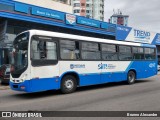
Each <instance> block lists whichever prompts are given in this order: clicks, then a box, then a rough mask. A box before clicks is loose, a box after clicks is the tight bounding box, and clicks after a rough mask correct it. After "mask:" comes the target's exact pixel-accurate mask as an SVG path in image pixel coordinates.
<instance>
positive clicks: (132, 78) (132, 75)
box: [127, 71, 136, 84]
mask: <svg viewBox="0 0 160 120" xmlns="http://www.w3.org/2000/svg"><path fill="white" fill-rule="evenodd" d="M135 80H136V74H135V72H133V71H129V72H128V75H127V82H128V84H134V83H135Z"/></svg>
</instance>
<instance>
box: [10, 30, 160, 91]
mask: <svg viewBox="0 0 160 120" xmlns="http://www.w3.org/2000/svg"><path fill="white" fill-rule="evenodd" d="M156 74H157V57H156V47H155V45H150V44H142V43H133V42H125V41H117V40H109V39H102V38H93V37H85V36H78V35H71V34H64V33H58V32H49V31H41V30H29V31H25V32H23V33H21V34H19V35H17V37H16V38H15V40H14V42H13V52H12V64H11V75H10V87H11V89H12V90H16V91H25V92H29V93H32V92H40V91H47V90H61V91H62V93H72V92H74V91H75V90H76V88H77V87H81V86H89V85H97V84H104V83H109V82H121V81H126V83H128V84H133V83H134V82H135V81H136V80H138V79H144V78H148V77H151V76H154V75H156Z"/></svg>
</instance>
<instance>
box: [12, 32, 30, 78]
mask: <svg viewBox="0 0 160 120" xmlns="http://www.w3.org/2000/svg"><path fill="white" fill-rule="evenodd" d="M28 41H29V34H28V33H23V34H20V35H19V36H17V37H16V38H15V40H14V42H13V57H12V62H11V63H12V67H13V71H11V72H12V74H19V75H20V74H21V73H22V72H24V70H25V69H26V68H27V61H28V60H27V59H28V54H27V53H28Z"/></svg>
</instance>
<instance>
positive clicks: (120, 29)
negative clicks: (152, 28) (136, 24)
mask: <svg viewBox="0 0 160 120" xmlns="http://www.w3.org/2000/svg"><path fill="white" fill-rule="evenodd" d="M116 39H117V40H125V41H131V42H140V43H149V44H160V34H159V33H154V32H149V31H145V30H140V29H135V28H131V27H125V26H121V25H117V29H116Z"/></svg>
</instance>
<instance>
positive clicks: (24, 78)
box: [20, 74, 27, 82]
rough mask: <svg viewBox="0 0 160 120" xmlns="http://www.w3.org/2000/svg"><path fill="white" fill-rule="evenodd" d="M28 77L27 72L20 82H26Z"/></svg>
mask: <svg viewBox="0 0 160 120" xmlns="http://www.w3.org/2000/svg"><path fill="white" fill-rule="evenodd" d="M26 78H27V74H24V75H23V77H22V78H21V79H20V82H24V81H25V80H26Z"/></svg>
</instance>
